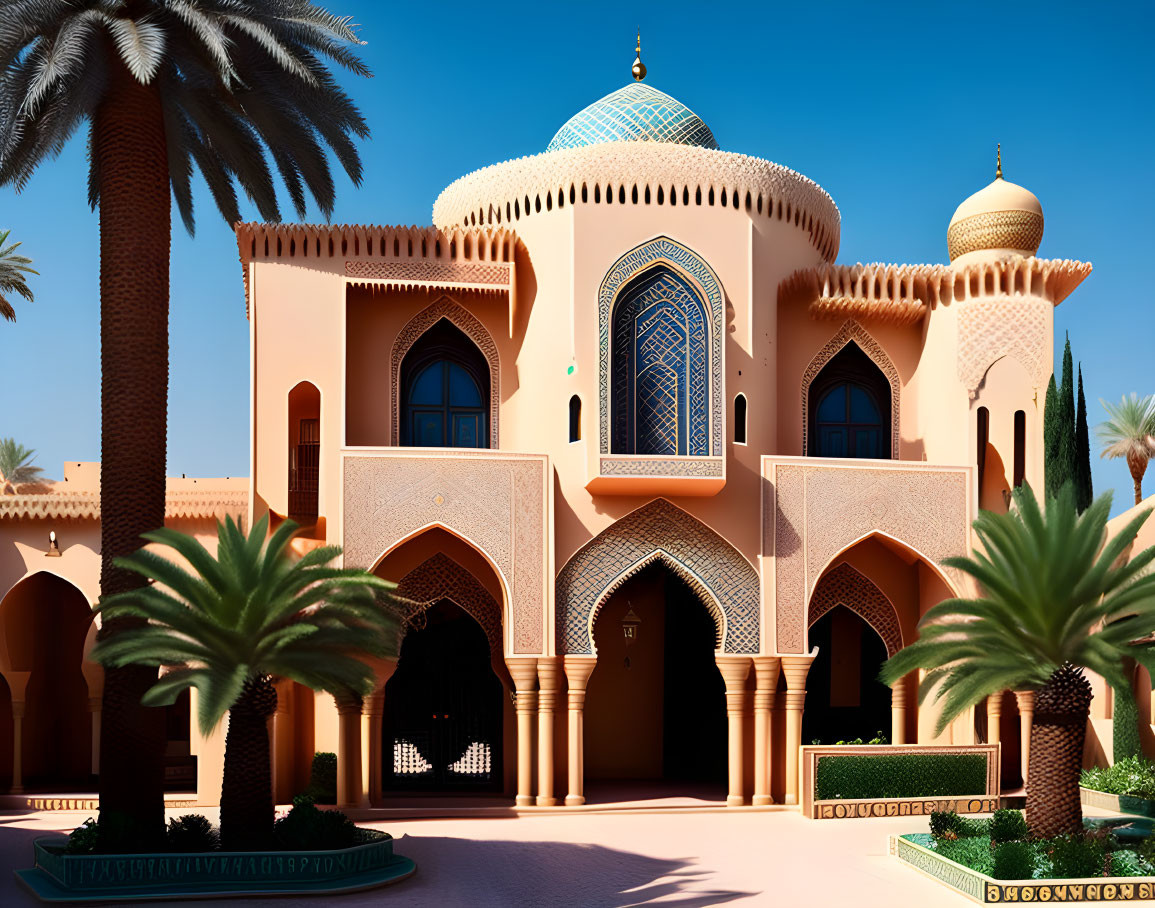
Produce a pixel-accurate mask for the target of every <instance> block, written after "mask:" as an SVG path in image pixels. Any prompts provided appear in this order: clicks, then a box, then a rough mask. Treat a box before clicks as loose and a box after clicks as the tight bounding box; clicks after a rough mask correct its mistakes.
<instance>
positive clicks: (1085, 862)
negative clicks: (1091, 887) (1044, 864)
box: [1047, 835, 1107, 880]
mask: <svg viewBox="0 0 1155 908" xmlns="http://www.w3.org/2000/svg"><path fill="white" fill-rule="evenodd" d="M1047 851H1048V856H1049V857H1050V859H1051V874H1050V875H1051V877H1053V878H1055V879H1063V880H1068V879H1078V878H1080V877H1089V876H1102V874H1103V863H1104V861H1105V860H1106V858H1107V845H1106V842H1105V841H1104V840H1103V839H1102V838H1099V837H1097V836H1089V835H1061V836H1058V837H1057V838H1054V839H1051V840H1050V842H1048V844H1047Z"/></svg>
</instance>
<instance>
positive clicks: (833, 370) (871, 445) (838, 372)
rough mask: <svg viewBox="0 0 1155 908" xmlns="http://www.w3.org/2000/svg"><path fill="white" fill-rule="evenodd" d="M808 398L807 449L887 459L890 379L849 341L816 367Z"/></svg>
mask: <svg viewBox="0 0 1155 908" xmlns="http://www.w3.org/2000/svg"><path fill="white" fill-rule="evenodd" d="M808 400H809V407H810V413H809V414H808V421H809V424H810V431H809V432H808V438H807V441H808V448H809V450H808V451H807V452H806V453H807V454H809V455H810V456H812V457H874V458H883V459H887V460H889V459H890V457H891V450H890V428H891V427H890V383H889V382H888V381H887V380H886V376H885V375H884V374H883V373H882V370H881V369H879V368H878V366H876V365H875V364H874V362H872V361H871V359H870V357H868V356H867V355H866V354H865V353H863V352H862V348H861V347H859V346H858V344H856V343H854V341H850V342H849V343H848V344H846V346H845V347H843V348H842V349H841V350H840V351H838V353H837V354H836V355H835V356H834V358H833V359H831V360H830V362H828V363H827V364H826V365H825V366H824V367H823V368H822V371H821V372H819V373H818V375H817V376H816V377H815V379H814V381H813V383H811V385H810V393H809V395H808Z"/></svg>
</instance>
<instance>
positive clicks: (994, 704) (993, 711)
mask: <svg viewBox="0 0 1155 908" xmlns="http://www.w3.org/2000/svg"><path fill="white" fill-rule="evenodd" d="M1013 693H1014V695H1015V705H1016V706H1018V709H1019V746H1020V750H1019V754H1020V756H1019V761H1020V762H1019V766H1020V768H1021V769H1022V773H1023V787H1024V788H1025V787H1026V785H1027V769H1028V766H1029V764H1030V755H1031V727H1032V726H1033V725H1034V724H1035V692H1034V691H1033V690H1016V691H1014V692H1013ZM1002 718H1003V694H1002V693H1001V692H1000V693H998V694H992V695H991V696H989V697H987V743H988V744H998V743H999V738H1000V736H1001V728H1000V725H1001V722H1002Z"/></svg>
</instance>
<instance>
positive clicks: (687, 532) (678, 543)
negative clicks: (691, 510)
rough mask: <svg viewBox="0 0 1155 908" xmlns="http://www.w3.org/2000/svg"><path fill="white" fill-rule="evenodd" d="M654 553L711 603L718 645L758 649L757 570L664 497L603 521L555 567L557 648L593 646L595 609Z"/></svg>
mask: <svg viewBox="0 0 1155 908" xmlns="http://www.w3.org/2000/svg"><path fill="white" fill-rule="evenodd" d="M655 561H661V562H662V563H663V564H665V565H666V566H667V567H669V568H670V569H671V570H672V571H673V572H674V573H675V574H676V575H677V576H679V577H680V578H682V580H684V581H685V582H686V583H687V584H688V585H689V586H690V588H691V589H693V590H694V592H695V593H697V595H698V597H699V598H700V599H701V600H702V602H703V603H704V604H705V605H706V608H707V609H709V610H710V612H711V614H712V615H713V617H714V621H715V623H716V624H717V626H718V634H719V641H720V642H721V643H722V648H723V651H724V652H726V653H756V652H758V644H759V626H758V622H759V603H758V573H757V571H755V570H754V568H753V567H752V566H751V565H750V562H748V561H747V560H746V559H745V558H743V557H742V555H741V554H740V553H739V552H738V550H737V549H735V548H734V547H733V546H732V545H730V544H729V543H728V542H726V540H725V539H723V538H722V537H721V536H719V535H718V534H717V533H715V532H714V531H713V530H712V529H710V528H709V527H708V526H706V524H704V523H702V522H701V521H699V520H697V519H695V518H694V517H692V516H691V515H689V514H687V513H686V512H685V511H683V510H682V509H681V508H678V507H676V506H675V505H673V504H671V503H670V502H668V501H666V500H665V499H664V498H658V499H655V500H654V501H651V502H650V503H649V504H647V505H644V506H642V507H640V508H638V509H637V510H636V511H632V512H630V513H629V514H627V515H626V516H625V517H623V518H621V519H620V520H618V521H617V522H616V523H614V524H611V525H610V526H608V527H607V528H606V529H604V530H603V531H602V532H601V533H599V534H598V535H597V536H595V537H594V538H593V539H591V540H590V541H589V542H587V543H586V544H585V545H584V546H582V548H580V549H578V551H577V552H576V553H574V555H573V557H572V558H570V560H569V561H568V562H567V563H566V566H565V567H564V568H563V569H562V571H561V573H560V574H558V578H557V592H556V595H555V598H554V601H555V603H556V607H557V637H558V640H557V644H558V650H559V652H563V653H567V654H578V655H580V654H593V652H594V645H593V621H594V618H595V617H596V615H597V612H598V610H599V609H600V608H601V607H602V605H603V604H604V603H605V602H606V600H607V599H609V597H610V595H611V594H612V593H613V592H614V591H615V590H616V589H617V588H618V587H620V586H621V585H622V584H623V583H625V581H626V580H628V579H629V578H630V577H632V576H634V575H635V574H637V573H638V572H639V571H640V570H642V568H644V567H646V566H647V565H649V564H652V563H654V562H655ZM723 638H724V639H723Z"/></svg>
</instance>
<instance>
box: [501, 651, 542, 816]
mask: <svg viewBox="0 0 1155 908" xmlns="http://www.w3.org/2000/svg"><path fill="white" fill-rule="evenodd" d="M505 661H506V664H507V665H508V666H509V674H510V675H511V676H512V677H513V686H514V690H515V691H516V693H517V798H516V800H515V801H514V803H515V804H516V805H517V806H518V807H530V806H532V804H533V719H534V714H535V713H536V712H537V688H536V683H537V659H536V658H535V657H533V656H528V657H515V658H510V659H506V660H505Z"/></svg>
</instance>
